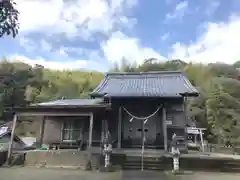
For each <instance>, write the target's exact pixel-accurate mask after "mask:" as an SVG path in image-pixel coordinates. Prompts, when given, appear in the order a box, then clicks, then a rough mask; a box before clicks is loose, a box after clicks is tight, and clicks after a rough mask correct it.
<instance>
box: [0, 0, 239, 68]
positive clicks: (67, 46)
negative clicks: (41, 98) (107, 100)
mask: <svg viewBox="0 0 240 180" xmlns="http://www.w3.org/2000/svg"><path fill="white" fill-rule="evenodd" d="M17 8H18V9H19V11H20V33H19V35H18V36H17V38H15V39H13V38H11V37H4V38H2V39H0V46H1V49H0V55H1V56H5V57H7V58H9V60H11V61H16V60H17V61H23V62H26V63H29V64H31V65H33V64H41V65H43V66H45V67H46V68H51V69H59V70H62V69H89V70H98V71H107V70H108V69H109V68H110V67H111V66H112V65H113V64H114V63H118V64H119V63H120V62H121V60H122V59H123V58H124V59H126V60H128V61H129V63H133V62H135V63H138V64H139V63H141V62H142V61H143V60H144V59H145V58H150V57H154V58H158V59H159V60H160V61H165V60H168V59H176V58H180V59H182V60H185V61H187V62H189V61H192V62H201V63H209V62H225V63H234V62H235V61H237V60H240V50H239V47H240V1H239V0H228V1H227V0H24V1H18V5H17Z"/></svg>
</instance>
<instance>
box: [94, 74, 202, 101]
mask: <svg viewBox="0 0 240 180" xmlns="http://www.w3.org/2000/svg"><path fill="white" fill-rule="evenodd" d="M198 94H199V93H198V91H197V89H196V88H195V87H194V86H193V85H192V84H191V83H190V81H189V80H188V79H187V77H186V76H185V75H184V74H183V73H182V72H178V71H160V72H142V73H135V72H134V73H108V74H106V76H105V78H104V80H103V81H102V82H101V83H100V84H99V86H98V87H97V88H96V89H94V90H93V92H92V93H91V94H90V95H91V96H92V97H102V96H109V97H181V96H182V95H188V96H197V95H198Z"/></svg>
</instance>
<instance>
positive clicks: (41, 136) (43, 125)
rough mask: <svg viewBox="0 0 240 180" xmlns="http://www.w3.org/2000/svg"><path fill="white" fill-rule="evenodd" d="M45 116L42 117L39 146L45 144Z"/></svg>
mask: <svg viewBox="0 0 240 180" xmlns="http://www.w3.org/2000/svg"><path fill="white" fill-rule="evenodd" d="M45 118H46V117H45V116H43V117H42V119H41V124H40V134H39V136H40V137H39V148H41V147H42V144H43V136H44V129H45Z"/></svg>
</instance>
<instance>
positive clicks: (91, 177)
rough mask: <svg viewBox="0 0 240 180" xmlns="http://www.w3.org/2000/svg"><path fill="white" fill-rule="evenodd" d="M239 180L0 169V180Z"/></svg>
mask: <svg viewBox="0 0 240 180" xmlns="http://www.w3.org/2000/svg"><path fill="white" fill-rule="evenodd" d="M20 179H21V180H43V179H44V180H203V179H204V180H240V174H230V173H205V172H195V173H191V172H189V173H187V174H185V175H177V176H173V175H171V173H163V172H156V171H154V172H149V171H143V172H141V171H124V172H112V173H100V172H94V171H81V170H70V169H50V168H49V169H47V168H28V167H13V168H0V180H20Z"/></svg>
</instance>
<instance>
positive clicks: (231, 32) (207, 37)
mask: <svg viewBox="0 0 240 180" xmlns="http://www.w3.org/2000/svg"><path fill="white" fill-rule="evenodd" d="M239 32H240V17H239V16H238V17H237V16H232V17H231V18H230V19H229V22H227V23H219V24H217V23H213V22H212V23H208V24H207V25H206V31H205V32H204V33H203V35H202V36H201V37H199V38H198V39H197V40H196V42H193V43H191V44H181V43H179V42H178V43H176V44H174V45H173V52H172V53H171V54H170V55H169V57H171V58H180V59H183V60H186V61H197V62H202V63H210V62H224V63H234V62H235V61H237V60H239V59H240V51H239V47H240V35H239Z"/></svg>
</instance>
